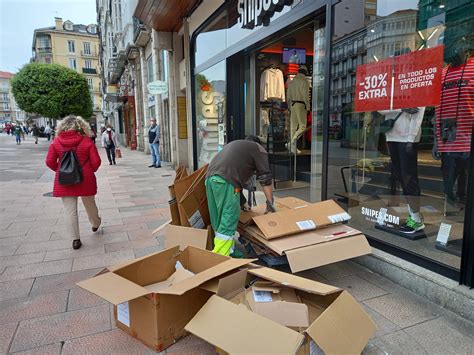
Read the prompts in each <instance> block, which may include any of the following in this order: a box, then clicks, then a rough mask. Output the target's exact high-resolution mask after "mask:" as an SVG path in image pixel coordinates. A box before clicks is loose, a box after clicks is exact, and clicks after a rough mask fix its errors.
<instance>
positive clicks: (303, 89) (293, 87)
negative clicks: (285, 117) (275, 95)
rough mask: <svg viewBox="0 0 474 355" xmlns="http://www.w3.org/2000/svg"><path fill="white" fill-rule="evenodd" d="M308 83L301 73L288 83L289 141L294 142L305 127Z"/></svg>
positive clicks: (307, 108)
mask: <svg viewBox="0 0 474 355" xmlns="http://www.w3.org/2000/svg"><path fill="white" fill-rule="evenodd" d="M309 90H310V85H309V82H308V80H307V79H306V76H305V75H304V74H302V73H298V74H296V75H295V77H294V78H293V80H291V81H290V82H289V83H288V94H287V99H288V103H289V105H290V112H291V116H290V120H291V142H294V141H295V140H296V139H298V137H299V136H300V135H301V134H302V133H303V132H304V131H305V129H306V112H307V111H309V110H310V104H309Z"/></svg>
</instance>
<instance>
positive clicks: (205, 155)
mask: <svg viewBox="0 0 474 355" xmlns="http://www.w3.org/2000/svg"><path fill="white" fill-rule="evenodd" d="M194 80H195V86H196V124H197V143H196V145H197V156H198V166H199V167H201V166H203V165H205V164H207V163H209V162H210V161H211V160H212V158H213V157H214V156H215V155H216V154H217V152H218V151H219V149H220V148H221V147H222V146H223V145H224V142H225V122H226V119H225V116H226V66H225V61H222V62H220V63H218V64H216V65H214V66H212V67H211V68H209V69H207V70H205V71H203V72H201V73H199V74H196V76H195V77H194Z"/></svg>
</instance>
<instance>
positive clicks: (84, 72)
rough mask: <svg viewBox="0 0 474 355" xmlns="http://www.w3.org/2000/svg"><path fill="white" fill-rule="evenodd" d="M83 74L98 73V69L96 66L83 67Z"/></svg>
mask: <svg viewBox="0 0 474 355" xmlns="http://www.w3.org/2000/svg"><path fill="white" fill-rule="evenodd" d="M82 73H83V74H97V70H95V69H94V68H82Z"/></svg>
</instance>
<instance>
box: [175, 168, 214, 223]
mask: <svg viewBox="0 0 474 355" xmlns="http://www.w3.org/2000/svg"><path fill="white" fill-rule="evenodd" d="M204 168H205V169H201V170H200V171H199V174H197V176H196V178H195V180H194V181H193V183H192V184H191V186H190V187H189V188H188V190H187V191H186V193H185V194H184V195H183V196H182V197H181V198H180V199H178V203H179V204H180V205H181V206H182V211H183V212H184V213H185V217H186V218H187V220H188V222H189V224H190V225H191V226H192V227H194V228H205V227H206V226H207V225H208V224H209V223H210V216H209V209H208V207H207V194H206V186H205V179H206V173H207V166H206V167H204Z"/></svg>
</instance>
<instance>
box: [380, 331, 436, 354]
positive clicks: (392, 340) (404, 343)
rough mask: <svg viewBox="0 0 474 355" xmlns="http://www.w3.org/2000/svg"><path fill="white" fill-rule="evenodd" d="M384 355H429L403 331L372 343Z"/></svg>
mask: <svg viewBox="0 0 474 355" xmlns="http://www.w3.org/2000/svg"><path fill="white" fill-rule="evenodd" d="M371 343H372V344H374V345H375V346H376V347H377V348H379V349H380V350H381V351H383V353H384V354H410V355H427V354H428V353H427V351H426V350H425V349H424V348H423V347H422V346H421V345H420V344H419V343H418V342H417V341H416V340H415V339H413V337H411V336H409V335H408V334H407V333H405V332H404V331H403V330H400V331H398V332H394V333H390V334H387V335H384V336H382V337H380V338H377V339H374V340H372V341H371Z"/></svg>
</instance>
